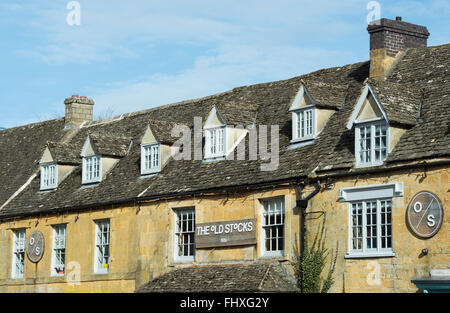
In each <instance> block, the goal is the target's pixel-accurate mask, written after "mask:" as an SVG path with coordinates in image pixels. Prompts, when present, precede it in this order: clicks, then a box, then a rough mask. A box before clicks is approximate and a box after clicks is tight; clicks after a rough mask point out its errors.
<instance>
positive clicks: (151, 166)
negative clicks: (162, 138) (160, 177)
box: [141, 143, 161, 175]
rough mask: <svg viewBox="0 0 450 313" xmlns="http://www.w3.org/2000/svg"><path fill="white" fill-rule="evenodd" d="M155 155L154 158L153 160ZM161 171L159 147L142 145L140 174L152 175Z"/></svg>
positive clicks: (157, 145) (158, 145) (157, 144)
mask: <svg viewBox="0 0 450 313" xmlns="http://www.w3.org/2000/svg"><path fill="white" fill-rule="evenodd" d="M155 153H156V158H155ZM160 171H161V145H160V144H159V143H156V144H142V145H141V174H142V175H147V174H154V173H158V172H160Z"/></svg>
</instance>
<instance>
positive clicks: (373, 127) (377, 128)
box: [355, 119, 390, 167]
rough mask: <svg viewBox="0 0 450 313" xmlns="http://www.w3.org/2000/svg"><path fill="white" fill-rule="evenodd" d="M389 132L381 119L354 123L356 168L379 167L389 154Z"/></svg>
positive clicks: (385, 123) (386, 124)
mask: <svg viewBox="0 0 450 313" xmlns="http://www.w3.org/2000/svg"><path fill="white" fill-rule="evenodd" d="M389 141H390V131H389V125H388V123H387V122H386V121H385V120H383V119H381V120H380V119H377V120H376V121H365V122H363V123H355V158H356V167H369V166H380V165H383V164H384V161H385V160H386V157H387V155H388V153H389V148H390V147H389Z"/></svg>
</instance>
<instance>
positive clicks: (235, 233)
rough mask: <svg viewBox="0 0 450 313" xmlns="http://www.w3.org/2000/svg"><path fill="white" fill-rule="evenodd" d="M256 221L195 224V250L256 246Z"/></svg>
mask: <svg viewBox="0 0 450 313" xmlns="http://www.w3.org/2000/svg"><path fill="white" fill-rule="evenodd" d="M255 229H256V220H255V219H245V220H236V221H226V222H214V223H203V224H197V225H196V227H195V246H196V248H200V249H201V248H214V247H227V246H243V245H253V244H256V232H255Z"/></svg>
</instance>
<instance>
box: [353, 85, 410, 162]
mask: <svg viewBox="0 0 450 313" xmlns="http://www.w3.org/2000/svg"><path fill="white" fill-rule="evenodd" d="M352 127H354V128H355V161H356V167H368V166H380V165H383V164H384V163H385V161H386V158H387V156H388V154H389V152H390V151H391V150H392V146H393V145H395V141H392V138H391V135H390V133H391V128H392V131H393V132H394V134H396V135H397V136H398V135H399V134H402V133H403V132H404V130H402V129H399V128H395V127H391V126H390V124H389V119H388V115H387V113H386V110H385V107H384V106H383V105H382V104H381V102H380V101H379V99H378V98H377V96H376V95H375V93H374V91H373V89H372V85H371V84H369V83H368V84H367V85H366V86H365V88H364V90H363V92H362V94H361V96H360V98H359V100H358V102H357V104H356V106H355V109H354V110H353V113H352V115H351V117H350V120H349V121H348V123H347V128H348V129H351V128H352Z"/></svg>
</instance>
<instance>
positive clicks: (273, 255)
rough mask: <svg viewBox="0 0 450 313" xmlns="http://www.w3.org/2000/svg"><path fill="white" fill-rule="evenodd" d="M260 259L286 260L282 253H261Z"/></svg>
mask: <svg viewBox="0 0 450 313" xmlns="http://www.w3.org/2000/svg"><path fill="white" fill-rule="evenodd" d="M260 258H261V259H283V258H286V257H285V255H284V251H283V252H280V253H263V254H261V255H260Z"/></svg>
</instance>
